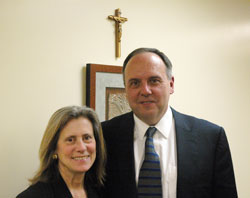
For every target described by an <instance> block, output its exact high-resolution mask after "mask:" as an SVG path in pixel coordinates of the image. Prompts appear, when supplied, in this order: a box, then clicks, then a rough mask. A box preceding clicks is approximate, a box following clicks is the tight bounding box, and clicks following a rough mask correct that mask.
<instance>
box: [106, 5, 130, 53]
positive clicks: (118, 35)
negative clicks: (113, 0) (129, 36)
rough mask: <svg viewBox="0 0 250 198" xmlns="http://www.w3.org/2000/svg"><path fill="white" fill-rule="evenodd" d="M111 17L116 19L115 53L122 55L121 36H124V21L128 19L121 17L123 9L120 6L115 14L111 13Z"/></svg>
mask: <svg viewBox="0 0 250 198" xmlns="http://www.w3.org/2000/svg"><path fill="white" fill-rule="evenodd" d="M108 18H109V19H111V20H114V21H115V41H116V42H115V47H116V50H115V52H116V53H115V54H116V57H117V58H119V57H121V37H122V23H124V22H126V21H127V20H128V19H127V18H125V17H121V10H120V9H119V8H118V9H116V10H115V15H114V16H113V15H109V16H108Z"/></svg>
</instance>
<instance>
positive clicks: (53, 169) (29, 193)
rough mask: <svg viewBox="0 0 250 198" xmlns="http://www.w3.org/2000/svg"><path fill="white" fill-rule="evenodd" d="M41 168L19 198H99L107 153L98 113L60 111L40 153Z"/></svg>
mask: <svg viewBox="0 0 250 198" xmlns="http://www.w3.org/2000/svg"><path fill="white" fill-rule="evenodd" d="M39 157H40V168H39V169H38V171H37V173H36V174H35V176H34V177H33V178H32V179H30V182H31V185H30V186H29V187H28V188H27V189H26V190H25V191H23V192H22V193H21V194H19V195H18V196H17V198H34V197H36V198H72V197H73V198H99V197H100V194H99V188H100V187H101V186H102V185H103V180H104V175H105V172H104V166H105V161H106V152H105V145H104V139H103V135H102V129H101V125H100V122H99V120H98V117H97V115H96V113H95V112H94V111H93V110H92V109H90V108H87V107H79V106H69V107H64V108H61V109H59V110H57V111H56V112H55V113H54V114H53V115H52V117H51V118H50V120H49V123H48V126H47V128H46V130H45V133H44V136H43V139H42V142H41V145H40V150H39Z"/></svg>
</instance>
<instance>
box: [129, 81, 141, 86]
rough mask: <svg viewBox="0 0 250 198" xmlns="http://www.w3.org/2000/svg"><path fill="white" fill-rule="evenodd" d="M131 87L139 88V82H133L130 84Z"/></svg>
mask: <svg viewBox="0 0 250 198" xmlns="http://www.w3.org/2000/svg"><path fill="white" fill-rule="evenodd" d="M129 86H130V87H138V86H139V82H138V81H136V80H134V81H131V82H130V83H129Z"/></svg>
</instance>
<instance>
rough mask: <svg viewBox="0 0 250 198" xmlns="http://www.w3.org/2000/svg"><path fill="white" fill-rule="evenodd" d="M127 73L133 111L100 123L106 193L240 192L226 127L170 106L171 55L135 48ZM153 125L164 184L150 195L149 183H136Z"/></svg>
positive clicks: (222, 197) (209, 197)
mask: <svg viewBox="0 0 250 198" xmlns="http://www.w3.org/2000/svg"><path fill="white" fill-rule="evenodd" d="M123 78H124V84H125V90H126V95H127V99H128V102H129V105H130V107H131V109H132V112H130V113H126V114H123V115H121V116H118V117H115V118H113V119H111V120H109V121H105V122H103V123H102V127H103V132H104V138H105V140H106V146H107V156H108V161H107V177H106V183H105V193H104V196H105V197H107V198H137V197H148V198H152V197H159V198H160V197H162V198H231V197H237V191H236V185H235V178H234V172H233V165H232V159H231V154H230V150H229V145H228V142H227V138H226V135H225V132H224V129H223V128H222V127H219V126H217V125H215V124H212V123H210V122H208V121H205V120H201V119H197V118H194V117H191V116H188V115H184V114H181V113H178V112H177V111H175V110H174V109H172V108H171V107H169V104H168V101H169V98H170V95H171V94H172V93H174V77H173V76H172V65H171V62H170V61H169V60H168V58H167V57H166V56H165V55H164V54H163V53H162V52H160V51H158V50H157V49H152V48H139V49H136V50H134V51H133V52H131V54H129V55H128V57H127V58H126V59H125V61H124V64H123ZM150 126H151V127H155V128H156V129H155V130H156V132H155V134H154V136H153V138H152V137H151V142H153V144H152V143H151V145H150V147H153V148H154V149H155V150H154V151H155V153H156V154H152V152H154V151H152V152H151V154H152V155H157V156H158V158H157V159H159V160H158V162H157V163H159V164H160V168H159V169H160V180H161V182H160V183H161V184H160V185H156V186H157V187H155V191H158V190H159V189H160V193H158V194H156V193H154V190H152V191H151V190H150V193H151V195H146V194H147V193H148V192H146V193H144V191H149V190H148V189H147V188H151V187H148V185H147V186H145V185H141V184H138V183H140V182H141V180H142V179H143V178H144V176H141V174H143V173H140V172H141V171H142V170H141V169H145V168H141V167H142V166H143V164H144V156H145V158H146V155H148V153H147V152H145V150H146V147H149V146H148V145H147V144H148V143H146V146H145V141H146V142H147V137H146V136H145V132H146V131H147V128H148V127H150ZM152 140H153V141H152ZM144 152H145V153H147V154H144ZM148 169H151V168H148ZM144 171H145V170H144ZM157 171H158V168H157ZM149 174H151V173H146V175H149ZM158 179H159V178H158ZM153 182H154V181H152V182H151V180H150V182H149V183H148V184H149V185H151V183H152V185H153ZM142 188H144V189H143V190H144V191H143V190H142V191H143V193H141V192H142V191H141V189H142ZM156 188H159V189H157V190H156ZM153 194H155V195H153Z"/></svg>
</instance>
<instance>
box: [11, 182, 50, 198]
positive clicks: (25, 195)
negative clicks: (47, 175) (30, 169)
mask: <svg viewBox="0 0 250 198" xmlns="http://www.w3.org/2000/svg"><path fill="white" fill-rule="evenodd" d="M52 191H53V189H52V186H51V184H50V183H44V182H37V183H36V184H34V185H31V186H29V187H28V188H27V189H26V190H24V191H23V192H21V193H20V194H19V195H17V197H16V198H34V197H36V198H52V197H51V195H52V194H53V192H52Z"/></svg>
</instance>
